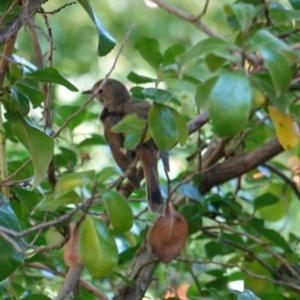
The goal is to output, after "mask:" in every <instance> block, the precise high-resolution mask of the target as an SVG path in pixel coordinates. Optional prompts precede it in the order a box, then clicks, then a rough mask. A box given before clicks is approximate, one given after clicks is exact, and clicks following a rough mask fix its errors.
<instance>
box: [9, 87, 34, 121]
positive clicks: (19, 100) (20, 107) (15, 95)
mask: <svg viewBox="0 0 300 300" xmlns="http://www.w3.org/2000/svg"><path fill="white" fill-rule="evenodd" d="M9 109H10V110H11V111H14V112H19V113H20V115H21V116H23V117H25V116H27V115H28V113H29V111H30V106H29V101H28V99H27V98H26V97H25V96H24V95H23V94H22V93H19V92H18V91H16V90H15V89H14V88H11V90H10V102H9Z"/></svg>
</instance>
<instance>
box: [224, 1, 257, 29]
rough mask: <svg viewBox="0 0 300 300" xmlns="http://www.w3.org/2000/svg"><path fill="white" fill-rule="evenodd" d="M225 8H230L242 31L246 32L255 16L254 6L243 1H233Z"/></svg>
mask: <svg viewBox="0 0 300 300" xmlns="http://www.w3.org/2000/svg"><path fill="white" fill-rule="evenodd" d="M225 9H226V10H230V11H231V12H232V13H233V14H234V15H235V17H236V19H237V21H238V23H239V25H240V28H241V29H242V31H244V32H246V31H248V29H249V28H250V26H251V25H252V21H253V18H254V17H255V7H254V6H253V5H250V4H245V3H235V4H231V5H226V6H225Z"/></svg>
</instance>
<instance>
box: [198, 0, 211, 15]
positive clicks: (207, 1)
mask: <svg viewBox="0 0 300 300" xmlns="http://www.w3.org/2000/svg"><path fill="white" fill-rule="evenodd" d="M208 4H209V0H206V1H205V4H204V7H203V10H202V12H201V14H200V15H199V16H198V17H197V18H198V19H201V18H202V17H203V16H204V15H205V14H206V11H207V8H208Z"/></svg>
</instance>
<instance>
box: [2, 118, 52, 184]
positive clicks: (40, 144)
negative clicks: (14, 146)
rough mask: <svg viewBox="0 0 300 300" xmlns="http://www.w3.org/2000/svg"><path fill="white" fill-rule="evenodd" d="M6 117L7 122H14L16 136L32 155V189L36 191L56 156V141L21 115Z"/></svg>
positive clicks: (13, 127)
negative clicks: (54, 155)
mask: <svg viewBox="0 0 300 300" xmlns="http://www.w3.org/2000/svg"><path fill="white" fill-rule="evenodd" d="M5 116H6V118H7V120H9V121H11V122H12V129H13V132H14V134H15V136H16V137H17V138H18V139H19V141H20V142H21V143H22V144H23V145H24V147H25V148H26V149H27V150H28V151H29V152H30V154H31V157H32V164H33V169H34V181H33V184H32V189H35V188H36V187H37V186H38V185H39V184H40V183H41V181H42V180H43V179H44V176H45V174H46V172H47V170H48V166H49V163H50V161H51V159H52V157H53V154H54V141H53V140H52V139H51V138H50V137H49V136H48V135H47V134H46V133H45V132H43V131H41V130H39V129H38V128H36V127H34V126H33V125H32V124H30V123H29V122H28V121H27V120H25V119H23V118H22V117H21V116H20V115H19V114H17V113H12V112H7V113H6V114H5Z"/></svg>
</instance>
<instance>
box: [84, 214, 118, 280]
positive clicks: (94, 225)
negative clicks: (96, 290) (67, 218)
mask: <svg viewBox="0 0 300 300" xmlns="http://www.w3.org/2000/svg"><path fill="white" fill-rule="evenodd" d="M79 230H80V250H81V257H82V262H83V264H84V266H85V267H86V268H87V269H88V270H89V272H90V273H91V275H92V276H95V277H103V276H105V275H107V274H108V273H109V272H111V271H112V270H113V268H114V267H115V266H116V265H117V263H118V249H117V245H116V242H115V239H114V237H113V235H112V234H111V232H110V231H109V230H108V229H107V228H106V226H105V225H104V224H103V223H102V222H101V221H99V220H97V219H95V218H93V217H91V216H86V217H85V219H84V221H83V222H82V224H81V226H80V227H79Z"/></svg>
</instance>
